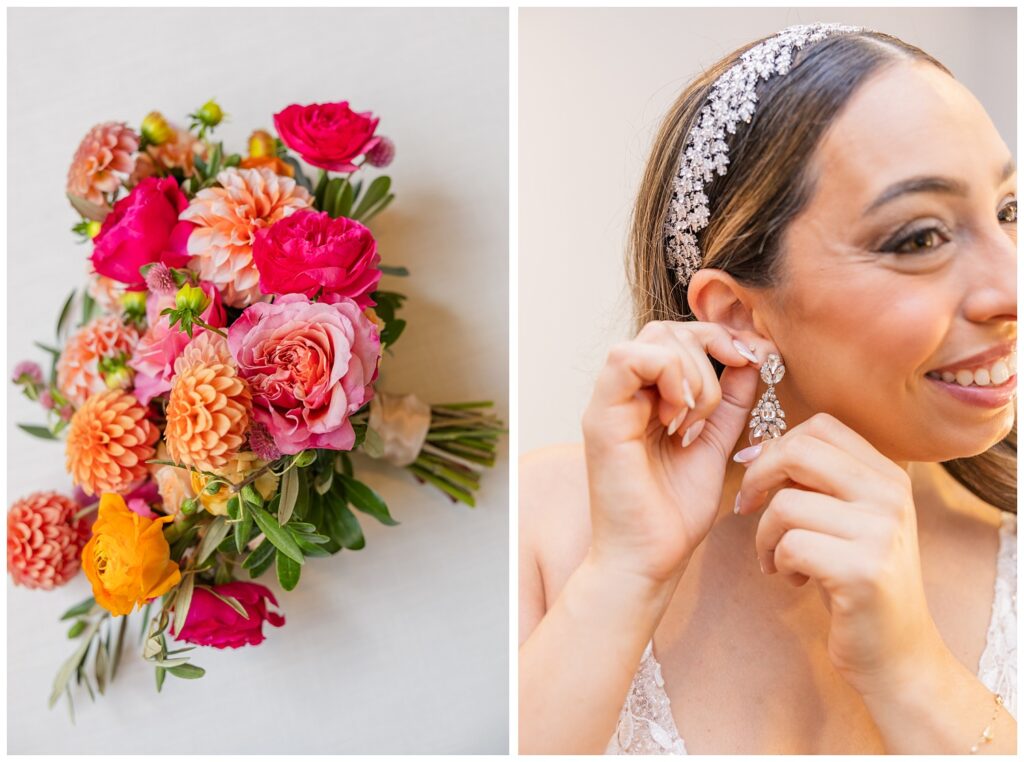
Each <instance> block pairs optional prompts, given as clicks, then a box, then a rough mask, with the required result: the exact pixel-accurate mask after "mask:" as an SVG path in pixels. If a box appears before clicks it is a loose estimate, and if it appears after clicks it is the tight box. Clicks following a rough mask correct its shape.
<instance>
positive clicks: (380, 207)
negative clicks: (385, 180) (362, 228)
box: [359, 193, 395, 225]
mask: <svg viewBox="0 0 1024 762" xmlns="http://www.w3.org/2000/svg"><path fill="white" fill-rule="evenodd" d="M394 200H395V194H394V193H389V194H388V195H387V196H385V197H384V199H383V200H382V201H381V202H380V203H379V204H377V205H376V206H375V207H373V208H372V209H369V210H367V211H366V212H365V213H364V214H363V215H362V216H361V217H360V218H359V221H360V222H362V223H363V224H364V225H366V224H368V223H369V222H370V220H372V219H373V218H374V217H376V216H377V215H378V214H380V213H381V212H383V211H384V210H385V209H387V208H388V206H389V205H390V204H391V202H392V201H394Z"/></svg>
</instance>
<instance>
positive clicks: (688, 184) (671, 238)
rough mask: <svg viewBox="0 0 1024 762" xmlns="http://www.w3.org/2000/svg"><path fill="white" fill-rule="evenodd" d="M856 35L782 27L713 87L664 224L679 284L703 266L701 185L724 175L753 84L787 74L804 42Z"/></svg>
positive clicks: (829, 28) (830, 28)
mask: <svg viewBox="0 0 1024 762" xmlns="http://www.w3.org/2000/svg"><path fill="white" fill-rule="evenodd" d="M861 31H864V30H863V28H862V27H858V26H848V25H845V24H799V25H796V26H790V27H786V28H785V29H783V30H782V31H781V32H779V33H778V34H777V35H775V36H774V37H771V38H769V39H767V40H765V41H764V42H762V43H761V44H759V45H755V46H754V47H752V48H750V50H747V51H746V52H744V53H743V54H741V55H740V59H739V61H738V62H737V63H736V64H734V65H733V66H732V67H731V68H729V69H728V70H727V71H725V72H724V73H723V74H722V75H721V76H720V77H719V78H718V79H717V80H716V81H715V84H714V85H712V87H711V92H710V94H709V95H708V101H707V103H706V104H705V105H704V107H703V108H701V110H700V118H699V120H698V121H697V123H696V124H695V125H694V126H693V127H692V128H691V129H690V132H689V133H688V134H687V136H686V142H685V143H684V147H683V150H682V152H681V154H680V158H679V170H678V171H677V173H676V177H675V181H674V187H673V189H672V200H671V201H670V202H669V207H668V216H667V218H666V220H665V258H666V260H667V263H668V265H669V267H671V268H672V269H673V270H674V271H675V273H676V278H677V280H678V281H679V282H680V283H681V284H682V285H684V286H685V285H686V284H687V283H689V282H690V278H691V277H692V275H693V273H695V272H696V271H697V270H699V269H700V267H701V264H702V256H701V251H700V247H699V246H698V245H697V233H699V232H700V231H701V230H703V229H704V228H706V227H707V225H708V216H709V214H710V212H709V210H708V197H707V196H706V195H705V193H704V187H705V186H706V185H707V184H708V183H710V182H711V180H712V179H714V176H715V172H717V173H718V174H719V175H724V174H725V168H726V165H728V163H729V156H728V154H729V146H728V144H727V143H726V142H725V133H726V131H728V132H729V133H730V134H732V133H735V132H736V124H737V123H738V122H739V121H740V120H741V119H742V120H743V121H744V122H747V123H749V122H750V120H751V119H752V118H753V116H754V104H755V103H756V102H757V93H756V92H755V88H756V87H757V84H758V82H759V81H760V80H762V79H765V80H766V79H768V78H769V77H770V76H771V75H773V74H786V73H788V72H789V70H790V65H791V62H792V59H793V52H794V50H798V49H800V48H802V47H803V46H804V45H806V44H808V43H811V42H817V41H818V40H822V39H824V38H826V37H829V36H832V35H837V34H844V33H853V32H861Z"/></svg>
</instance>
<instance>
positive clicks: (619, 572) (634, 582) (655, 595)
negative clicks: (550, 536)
mask: <svg viewBox="0 0 1024 762" xmlns="http://www.w3.org/2000/svg"><path fill="white" fill-rule="evenodd" d="M685 570H686V566H685V564H684V565H683V566H681V567H680V568H679V569H678V570H676V571H674V572H673V573H671V574H669V575H667V576H663V577H654V576H651V575H648V574H645V573H643V572H641V571H638V570H636V569H634V568H632V567H631V566H630V565H629V564H626V563H621V562H618V561H617V560H616V559H615V558H614V557H613V556H610V555H608V554H605V553H602V552H600V551H597V550H595V549H594V548H593V547H591V548H590V549H589V550H588V551H587V554H586V556H584V558H583V562H582V563H581V564H580V567H579V572H580V573H581V574H582V575H584V576H585V577H586V578H587V579H589V580H591V581H592V582H593V584H594V585H595V586H596V587H597V588H599V589H600V590H601V591H602V596H603V597H605V598H611V599H622V600H628V601H631V602H632V603H633V604H635V605H637V606H640V607H644V608H653V609H655V610H658V611H659V616H660V613H661V612H663V611H664V609H665V608H666V607H667V606H668V603H669V601H670V600H671V598H672V594H673V593H674V592H675V589H676V586H677V585H678V584H679V579H680V577H682V575H683V572H684V571H685Z"/></svg>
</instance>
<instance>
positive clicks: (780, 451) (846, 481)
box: [736, 429, 871, 515]
mask: <svg viewBox="0 0 1024 762" xmlns="http://www.w3.org/2000/svg"><path fill="white" fill-rule="evenodd" d="M794 432H795V429H794ZM794 432H791V433H790V434H788V435H785V436H782V437H779V438H777V439H772V440H769V441H767V442H765V443H763V444H764V447H763V449H762V451H761V454H760V455H758V456H757V458H755V459H754V460H753V461H751V462H750V463H749V465H747V471H746V473H745V474H744V475H743V481H742V482H741V484H740V492H739V496H738V502H737V506H738V510H737V511H736V512H737V513H739V514H744V515H745V514H747V513H751V512H753V511H755V510H757V509H758V508H759V507H760V506H761V505H763V503H764V501H765V500H766V499H767V496H768V492H769V491H771V490H773V489H780V488H782V487H785V486H786V485H787V484H788V483H789V482H790V481H792V482H796V483H797V484H799V485H802V486H805V487H807V488H809V489H811V490H814V491H816V492H821V493H824V494H825V495H831V496H832V497H835V498H838V499H840V500H845V501H851V502H852V501H853V500H855V499H857V498H858V497H860V496H862V495H863V493H864V489H865V486H864V485H865V483H866V482H870V481H871V478H870V477H871V471H870V470H869V469H868V468H867V467H866V466H865V465H864V464H863V463H862V462H860V461H859V460H857V459H856V458H854V457H852V456H851V455H849V454H848V453H846V452H844V451H843V450H841V449H839V448H838V447H836V446H835V445H834V444H832V443H831V442H826V441H824V440H822V439H818V438H817V437H814V436H806V435H804V436H793V433H794Z"/></svg>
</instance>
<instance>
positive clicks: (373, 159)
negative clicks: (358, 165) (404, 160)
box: [366, 136, 395, 167]
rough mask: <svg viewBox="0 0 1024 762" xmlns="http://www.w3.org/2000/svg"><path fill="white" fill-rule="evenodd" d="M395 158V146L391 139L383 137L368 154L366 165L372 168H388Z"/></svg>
mask: <svg viewBox="0 0 1024 762" xmlns="http://www.w3.org/2000/svg"><path fill="white" fill-rule="evenodd" d="M394 158H395V144H394V143H393V142H392V140H391V138H386V137H383V136H381V139H380V142H379V143H377V145H375V146H374V147H373V148H371V149H370V150H369V151H367V152H366V163H367V164H369V165H370V166H371V167H386V166H387V165H388V164H390V163H391V162H392V161H394Z"/></svg>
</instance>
